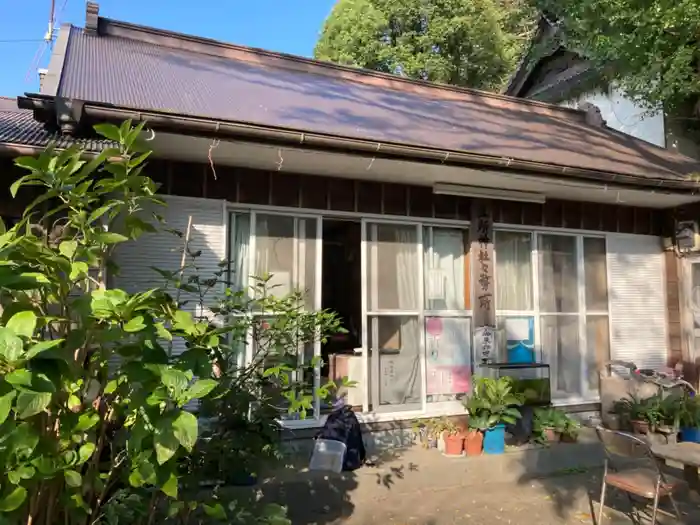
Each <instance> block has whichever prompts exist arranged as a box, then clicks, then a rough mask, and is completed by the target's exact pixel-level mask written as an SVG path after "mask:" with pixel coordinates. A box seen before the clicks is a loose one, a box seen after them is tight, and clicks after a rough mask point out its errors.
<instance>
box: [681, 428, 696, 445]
mask: <svg viewBox="0 0 700 525" xmlns="http://www.w3.org/2000/svg"><path fill="white" fill-rule="evenodd" d="M681 441H685V442H686V443H700V428H698V427H682V428H681Z"/></svg>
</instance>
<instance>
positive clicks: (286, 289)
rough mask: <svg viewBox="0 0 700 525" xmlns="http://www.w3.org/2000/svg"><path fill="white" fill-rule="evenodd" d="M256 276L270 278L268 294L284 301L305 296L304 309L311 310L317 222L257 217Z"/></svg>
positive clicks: (280, 216) (292, 218) (278, 217)
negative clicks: (288, 297) (293, 293)
mask: <svg viewBox="0 0 700 525" xmlns="http://www.w3.org/2000/svg"><path fill="white" fill-rule="evenodd" d="M255 236H256V238H255V276H256V277H263V276H266V275H269V276H270V279H269V281H268V283H267V293H268V294H270V295H274V296H277V297H284V296H286V295H289V294H290V293H292V292H295V291H300V292H302V293H304V303H305V306H306V308H308V309H313V306H314V288H315V286H314V280H315V272H314V269H315V267H316V239H315V238H316V219H304V218H297V219H295V218H294V217H287V216H282V215H257V216H256V222H255Z"/></svg>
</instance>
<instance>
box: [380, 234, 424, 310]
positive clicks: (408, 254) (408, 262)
mask: <svg viewBox="0 0 700 525" xmlns="http://www.w3.org/2000/svg"><path fill="white" fill-rule="evenodd" d="M394 238H395V243H396V291H397V295H398V300H399V310H415V309H416V308H418V246H417V241H418V239H417V235H416V229H415V228H413V227H405V226H399V227H396V229H395V230H394ZM380 264H381V261H380ZM380 293H381V286H380Z"/></svg>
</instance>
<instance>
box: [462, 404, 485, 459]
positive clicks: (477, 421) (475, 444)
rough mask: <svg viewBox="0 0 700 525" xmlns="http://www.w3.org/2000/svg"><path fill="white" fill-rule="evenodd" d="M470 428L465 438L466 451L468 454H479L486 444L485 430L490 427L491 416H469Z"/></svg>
mask: <svg viewBox="0 0 700 525" xmlns="http://www.w3.org/2000/svg"><path fill="white" fill-rule="evenodd" d="M468 425H469V430H468V431H467V434H466V436H465V438H464V451H465V452H466V454H467V456H479V455H481V450H482V447H483V445H484V432H486V430H488V428H489V418H488V417H487V416H486V415H483V414H482V415H478V416H477V415H475V416H470V417H469V422H468Z"/></svg>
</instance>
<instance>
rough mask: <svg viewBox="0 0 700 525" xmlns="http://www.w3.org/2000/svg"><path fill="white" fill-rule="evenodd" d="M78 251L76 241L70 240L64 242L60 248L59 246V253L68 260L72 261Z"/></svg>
mask: <svg viewBox="0 0 700 525" xmlns="http://www.w3.org/2000/svg"><path fill="white" fill-rule="evenodd" d="M77 249H78V241H75V240H72V239H71V240H68V241H63V242H62V243H61V244H60V245H59V246H58V251H59V252H60V253H61V255H63V256H64V257H66V258H68V259H72V258H73V256H74V255H75V251H76V250H77Z"/></svg>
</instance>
